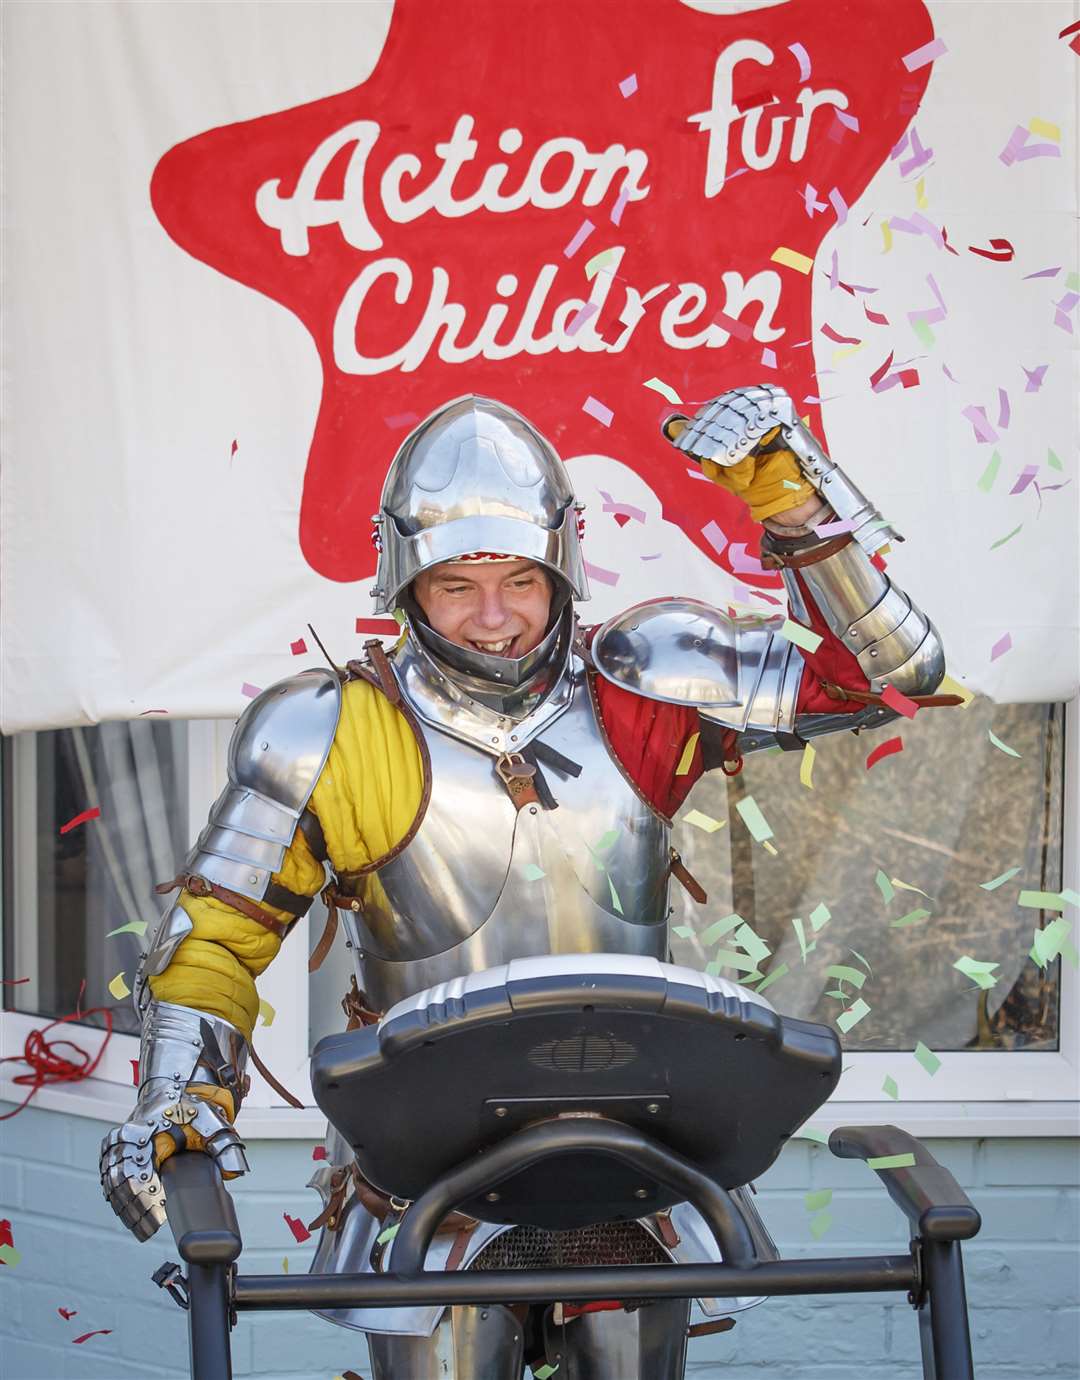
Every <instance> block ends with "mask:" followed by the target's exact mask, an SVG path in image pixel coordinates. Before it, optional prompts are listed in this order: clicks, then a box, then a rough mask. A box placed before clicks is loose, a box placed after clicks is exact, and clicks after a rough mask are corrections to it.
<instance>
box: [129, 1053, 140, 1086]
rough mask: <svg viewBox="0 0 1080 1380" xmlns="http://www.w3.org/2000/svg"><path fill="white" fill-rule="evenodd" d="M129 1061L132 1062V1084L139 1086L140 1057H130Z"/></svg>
mask: <svg viewBox="0 0 1080 1380" xmlns="http://www.w3.org/2000/svg"><path fill="white" fill-rule="evenodd" d="M128 1062H129V1063H130V1064H131V1086H132V1087H133V1088H137V1087H138V1086H139V1061H138V1059H129V1060H128Z"/></svg>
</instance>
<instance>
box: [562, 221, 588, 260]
mask: <svg viewBox="0 0 1080 1380" xmlns="http://www.w3.org/2000/svg"><path fill="white" fill-rule="evenodd" d="M595 229H596V226H595V225H594V224H593V223H592V221H591V220H583V221H582V222H581V224H580V225H579V226H578V228H577V231H576V233H575V235H574V238H573V239H572V240H571V241H570V243H569V244H568V245H567V246H566V248H565V249H564V250H563V258H565V259H572V258H573V257H574V255H575V254H576V253H577V252H578V250H579V249H580V248H581V246H582V245H583V244H584V243H585V241H586V240H587V239H588V238H589V236H590V235H591V234H592V232H593V231H594V230H595Z"/></svg>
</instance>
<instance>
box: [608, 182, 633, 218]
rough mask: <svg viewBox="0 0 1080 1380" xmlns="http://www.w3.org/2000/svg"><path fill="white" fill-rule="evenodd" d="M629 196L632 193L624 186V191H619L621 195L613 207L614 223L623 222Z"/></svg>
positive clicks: (612, 216)
mask: <svg viewBox="0 0 1080 1380" xmlns="http://www.w3.org/2000/svg"><path fill="white" fill-rule="evenodd" d="M629 198H630V193H629V192H628V191H627V189H626V188H625V187H624V188H623V189H622V191H621V192H620V193H619V197H618V200H617V201H616V202H615V205H614V206H613V207H612V208H611V223H612V225H621V224H622V213H623V212H624V211H625V210H626V203H627V201H628V200H629Z"/></svg>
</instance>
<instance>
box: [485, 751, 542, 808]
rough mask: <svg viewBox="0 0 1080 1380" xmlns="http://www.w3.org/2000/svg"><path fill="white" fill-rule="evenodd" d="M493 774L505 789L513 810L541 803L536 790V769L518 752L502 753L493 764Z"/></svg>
mask: <svg viewBox="0 0 1080 1380" xmlns="http://www.w3.org/2000/svg"><path fill="white" fill-rule="evenodd" d="M495 774H496V776H498V778H499V780H500V781H501V782H502V783H503V785H504V786H505V787H506V790H507V794H508V795H509V796H510V799H511V800H512V801H513V802H514V809H515V810H523V809H524V808H525V806H526V805H540V804H541V803H542V802H541V799H540V794H539V792H538V791H537V789H536V780H535V778H536V767H535V766H534V765H533V763H532V762H527V761H526V760H525V758H524V757H523V756H522V755H521V753H520V752H504V753H503V755H502V756H501V757H500V758H499V759H498V761H497V762H496V763H495Z"/></svg>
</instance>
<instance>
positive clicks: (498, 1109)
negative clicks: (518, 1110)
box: [495, 1107, 506, 1116]
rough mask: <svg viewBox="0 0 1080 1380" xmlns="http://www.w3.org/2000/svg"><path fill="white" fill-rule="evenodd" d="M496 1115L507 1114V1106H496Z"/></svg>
mask: <svg viewBox="0 0 1080 1380" xmlns="http://www.w3.org/2000/svg"><path fill="white" fill-rule="evenodd" d="M495 1115H496V1116H505V1115H506V1108H505V1107H496V1108H495Z"/></svg>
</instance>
